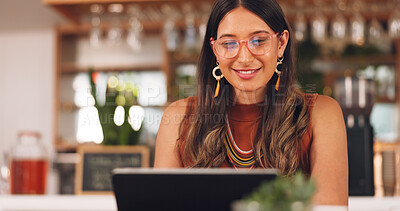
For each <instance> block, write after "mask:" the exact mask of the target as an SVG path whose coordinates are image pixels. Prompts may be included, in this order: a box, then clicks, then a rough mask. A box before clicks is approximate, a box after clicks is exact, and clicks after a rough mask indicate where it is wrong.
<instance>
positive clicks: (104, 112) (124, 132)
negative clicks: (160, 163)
mask: <svg viewBox="0 0 400 211" xmlns="http://www.w3.org/2000/svg"><path fill="white" fill-rule="evenodd" d="M88 74H89V78H90V85H91V87H92V89H91V94H92V96H93V97H94V99H95V105H94V106H95V107H96V109H97V110H98V112H99V119H100V124H101V127H102V130H103V137H104V140H103V142H102V144H104V145H136V144H138V142H139V138H140V134H141V132H142V127H141V128H140V129H139V130H138V131H134V130H133V129H132V127H131V125H130V124H129V123H128V121H127V119H128V118H129V112H128V111H129V108H130V106H132V105H135V104H137V89H135V87H134V86H133V85H131V84H129V83H126V84H125V86H126V87H131V88H125V89H117V88H115V87H110V86H107V93H106V102H105V103H104V105H99V103H98V99H97V95H96V91H97V85H96V77H97V75H98V73H96V72H94V71H93V70H90V71H89V73H88ZM129 85H130V86H129ZM132 87H133V88H132ZM121 99H122V100H121ZM118 105H120V106H122V107H123V108H124V110H125V117H124V119H125V121H124V122H123V124H122V125H120V126H117V125H116V124H115V123H114V121H113V117H114V113H115V109H116V108H117V106H118Z"/></svg>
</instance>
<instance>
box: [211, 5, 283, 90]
mask: <svg viewBox="0 0 400 211" xmlns="http://www.w3.org/2000/svg"><path fill="white" fill-rule="evenodd" d="M266 35H267V36H268V35H273V36H272V37H271V40H270V46H271V47H270V48H269V50H268V52H266V53H264V54H262V55H257V53H255V54H254V51H253V50H252V52H250V51H249V49H248V48H247V47H246V43H245V42H240V41H241V40H243V41H248V40H249V39H250V38H254V37H257V36H266ZM288 37H289V33H288V32H287V31H286V30H285V31H284V32H283V33H282V35H280V36H279V35H278V36H276V35H275V32H274V31H273V30H272V29H271V28H270V27H269V26H268V25H267V24H266V23H265V22H264V21H263V20H262V19H261V18H260V17H258V16H257V15H255V14H254V13H252V12H250V11H249V10H247V9H245V8H243V7H238V8H236V9H234V10H232V11H230V12H229V13H228V14H227V15H226V16H225V17H224V18H223V19H222V21H221V22H220V24H219V26H218V31H217V40H216V41H218V40H219V42H221V41H222V40H224V39H230V40H233V39H234V40H238V41H239V42H240V43H241V44H240V47H239V51H238V53H237V55H236V56H234V57H233V58H226V56H225V57H223V56H222V55H219V54H221V53H217V52H216V43H215V42H214V44H213V46H212V47H213V50H214V54H215V56H216V57H217V61H218V62H219V67H220V69H221V72H222V74H223V75H224V77H225V78H226V80H228V82H229V83H230V84H231V85H232V86H233V87H234V91H235V94H236V95H239V94H241V93H242V92H247V94H248V92H251V93H253V94H256V95H262V96H264V95H265V90H266V89H265V85H266V84H267V83H268V81H269V80H270V79H271V77H272V75H273V74H274V71H275V68H276V65H277V59H278V58H279V57H282V55H283V53H284V50H285V47H286V44H287V40H288ZM256 39H257V38H256ZM252 43H254V42H252ZM257 43H259V42H258V41H256V45H257ZM220 44H221V43H220ZM228 44H229V43H228ZM224 46H225V48H229V47H226V46H227V44H226V43H225V45H224ZM220 47H221V45H220ZM219 52H220V51H219Z"/></svg>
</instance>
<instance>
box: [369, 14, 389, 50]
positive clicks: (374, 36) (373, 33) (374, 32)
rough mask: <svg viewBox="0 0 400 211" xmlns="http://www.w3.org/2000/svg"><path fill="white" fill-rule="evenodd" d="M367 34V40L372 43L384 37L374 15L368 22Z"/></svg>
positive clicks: (383, 32)
mask: <svg viewBox="0 0 400 211" xmlns="http://www.w3.org/2000/svg"><path fill="white" fill-rule="evenodd" d="M368 35H369V36H368V41H369V43H372V44H375V43H379V42H380V41H381V40H382V39H383V38H384V37H385V31H384V29H383V27H382V25H381V23H379V21H378V20H377V19H376V18H375V17H374V18H373V19H372V21H371V22H370V24H369V28H368Z"/></svg>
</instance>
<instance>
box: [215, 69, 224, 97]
mask: <svg viewBox="0 0 400 211" xmlns="http://www.w3.org/2000/svg"><path fill="white" fill-rule="evenodd" d="M217 70H221V69H220V68H219V63H218V62H217V66H216V67H214V69H213V71H212V75H213V76H214V78H215V80H217V88H215V93H214V98H216V97H218V94H219V89H220V85H219V81H220V80H221V79H222V78H223V77H224V75H222V73H221V75H219V76H217V74H216V71H217Z"/></svg>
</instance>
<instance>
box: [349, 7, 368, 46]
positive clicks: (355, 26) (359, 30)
mask: <svg viewBox="0 0 400 211" xmlns="http://www.w3.org/2000/svg"><path fill="white" fill-rule="evenodd" d="M350 27H351V41H352V43H353V44H356V45H363V44H364V42H365V34H364V33H365V20H364V18H363V16H362V15H361V14H360V13H356V14H354V16H353V17H352V18H351V20H350Z"/></svg>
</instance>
